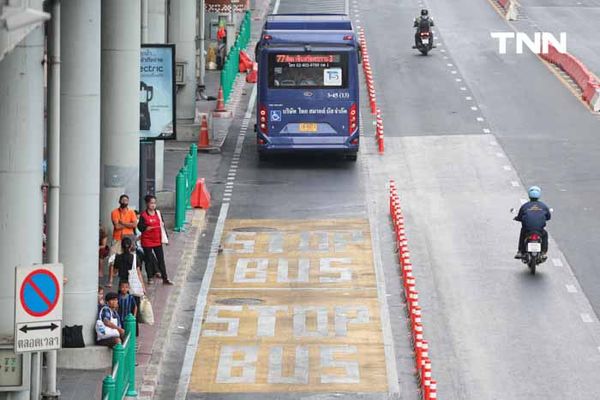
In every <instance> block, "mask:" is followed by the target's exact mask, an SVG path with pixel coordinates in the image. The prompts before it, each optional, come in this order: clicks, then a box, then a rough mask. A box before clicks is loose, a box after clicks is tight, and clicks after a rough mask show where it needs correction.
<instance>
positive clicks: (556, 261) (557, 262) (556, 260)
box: [525, 201, 563, 267]
mask: <svg viewBox="0 0 600 400" xmlns="http://www.w3.org/2000/svg"><path fill="white" fill-rule="evenodd" d="M525 202H527V201H525ZM552 264H554V266H555V267H562V266H563V263H562V261H561V260H560V258H553V259H552Z"/></svg>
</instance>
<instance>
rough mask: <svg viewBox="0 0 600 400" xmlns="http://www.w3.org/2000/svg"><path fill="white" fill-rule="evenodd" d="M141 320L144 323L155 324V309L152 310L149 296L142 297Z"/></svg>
mask: <svg viewBox="0 0 600 400" xmlns="http://www.w3.org/2000/svg"><path fill="white" fill-rule="evenodd" d="M140 322H141V323H142V324H147V325H154V311H153V310H152V303H150V300H149V299H148V297H146V296H144V297H142V300H141V301H140Z"/></svg>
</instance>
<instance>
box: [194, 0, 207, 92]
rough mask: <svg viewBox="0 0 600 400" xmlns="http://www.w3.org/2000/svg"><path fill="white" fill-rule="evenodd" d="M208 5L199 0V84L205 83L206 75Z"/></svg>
mask: <svg viewBox="0 0 600 400" xmlns="http://www.w3.org/2000/svg"><path fill="white" fill-rule="evenodd" d="M205 32H206V5H205V1H204V0H198V32H197V34H196V36H197V38H198V46H197V47H198V49H199V51H200V65H199V66H198V69H199V70H200V78H199V81H198V84H199V85H204V77H205V75H206V55H205V54H204V52H205V51H206V37H205V36H206V34H205Z"/></svg>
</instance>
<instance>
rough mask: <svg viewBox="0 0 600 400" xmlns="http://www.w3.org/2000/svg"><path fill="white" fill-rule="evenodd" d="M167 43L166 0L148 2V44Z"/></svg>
mask: <svg viewBox="0 0 600 400" xmlns="http://www.w3.org/2000/svg"><path fill="white" fill-rule="evenodd" d="M166 41H167V4H166V0H148V43H165V42H166Z"/></svg>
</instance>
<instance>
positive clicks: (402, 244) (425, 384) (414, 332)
mask: <svg viewBox="0 0 600 400" xmlns="http://www.w3.org/2000/svg"><path fill="white" fill-rule="evenodd" d="M389 207H390V209H389V212H390V216H391V219H392V224H393V229H394V234H395V241H396V247H397V249H398V261H399V262H400V268H401V272H402V282H403V286H404V298H405V300H406V310H407V313H408V319H409V321H410V331H411V339H412V343H411V344H412V347H413V350H414V355H415V366H416V374H417V377H418V379H419V384H420V388H421V395H422V398H423V400H433V399H437V382H436V381H435V380H434V379H432V374H431V359H430V358H429V343H428V342H427V340H425V336H424V333H423V321H422V319H421V307H420V306H419V291H418V290H417V286H416V279H415V276H414V275H413V272H412V263H411V260H410V250H409V248H408V240H407V237H406V231H405V228H404V214H403V213H402V209H401V208H400V198H399V196H398V191H397V189H396V183H395V182H394V181H393V180H390V196H389Z"/></svg>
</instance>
